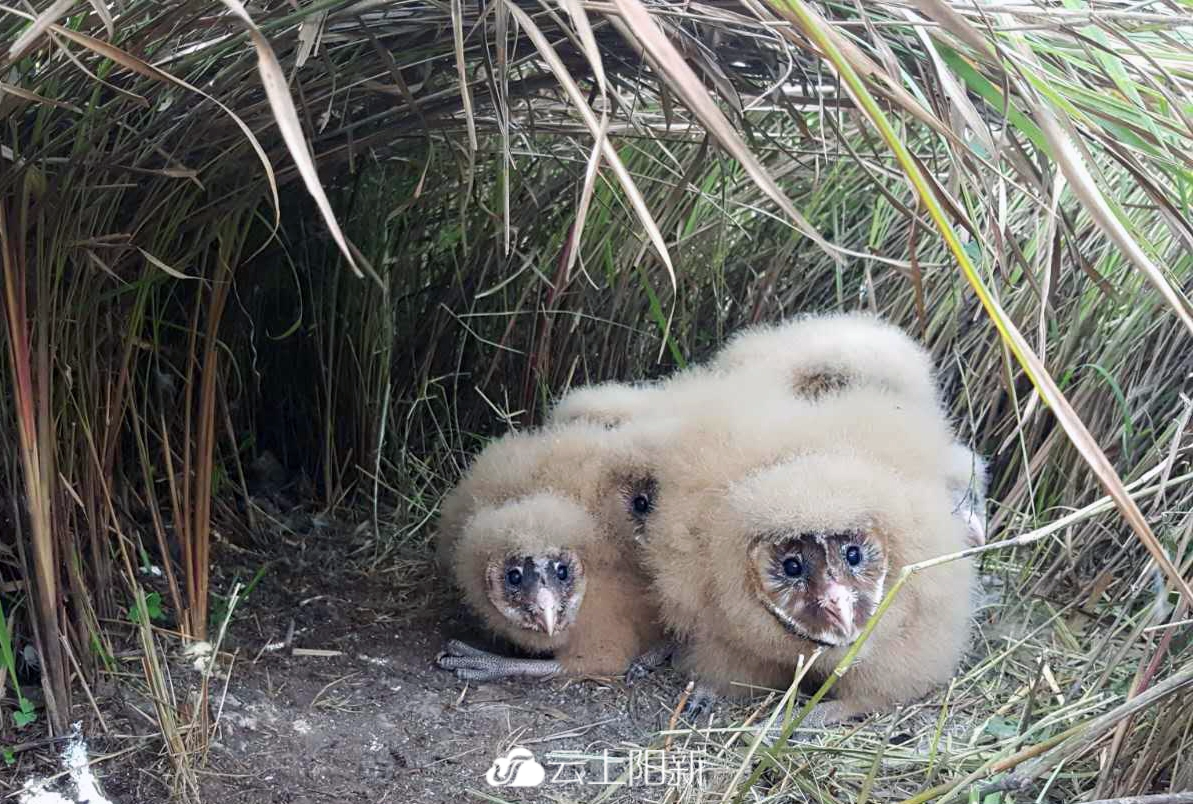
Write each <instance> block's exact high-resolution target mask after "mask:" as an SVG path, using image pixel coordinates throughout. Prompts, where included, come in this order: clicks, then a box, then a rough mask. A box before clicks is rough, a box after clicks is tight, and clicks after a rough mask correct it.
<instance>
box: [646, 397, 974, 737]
mask: <svg viewBox="0 0 1193 804" xmlns="http://www.w3.org/2000/svg"><path fill="white" fill-rule="evenodd" d="M791 405H794V406H796V407H800V406H801V403H799V402H798V401H794V400H793V401H792V402H791ZM688 427H689V430H688V432H687V436H688V437H685V434H684V429H683V428H684V425H682V424H671V425H668V426H666V427H664V426H662V425H660V426H659V427H658V429H657V432H656V433H655V434H653V435H651V434H650V433H645V432H644V433H642V434H640V435H639V437H638V440H639V442H640V443H641V444H642V445H643V446H644V447H645V448H647V449H650V450H652V451H653V452H654V454H655V455H656V462H655V464H654V467H653V469H652V473H653V476H654V477H655V478H656V480H657V483H658V488H659V490H660V491H659V493H658V495H657V499H656V503H655V505H656V507H655V510H654V511H653V512H652V514H651V517H650V519H649V520H648V521H647V522H646V524H645V527H644V538H643V558H644V561H645V563H646V565H647V567H648V570H649V572H650V575H651V578H652V590H653V591H654V593H655V595H656V598H657V600H658V602H659V606H660V610H661V613H662V617H663V620H664V621H665V622H666V624H667V625H668V627H669V628H670V629H671V630H672V632H673V633H674V634H675V635H677V636H678V637H679V638H680V639H681V640H682V641H683V642H684V643H685V645H686V648H685V650H684V652H683V655H684V657H685V663H686V665H687V666H688V667H689V669H690V670H691V671H692V672H693V673H694V675H695V676H696V678H697V680H698V681H699V683H700V689H699V694H698V695H696V696H694V699H693V701H694V704H695V705H696V706H697V707H698V706H700V705H701V704H703V703H706V702H708V701H709V700H710V699H711V698H712V697H714V696H715V695H717V694H724V693H728V692H730V691H732V687H731V685H732V684H734V683H735V682H737V683H741V684H746V685H757V686H765V687H770V688H774V687H786V686H787V685H788V684H789V683H790V681H791V678H792V674H793V672H794V670H795V667H796V665H797V662H798V659H799V657H800V656H801V655H803V656H806V657H810V655H811V653H812V651H813V650H814V649H815V648H816V647H818V646H820V647H823V648H825V649H826V650H827V655H826V656H823V657H821V658H820V659H819V660H818V661H817V664H816V665H814V668H816V669H817V671H818V672H827V671H828V670H831V669H832V667H833V666H834V665H835V664H836V662H837V661H838V660H839V659H840V657H841V656H842V655H844V651H845V650H847V649H848V645H849V644H850V643H851V642H852V641H853V640H854V639H855V638H856V637H857V634H858V632H859V631H860V628H861V626H862V625H863V624H864V623H865V621H866V620H867V619H868V617H869V616H870V614H871V613H872V612H873V606H874V605H876V604H877V601H878V600H880V599H881V597H882V591H883V584H884V583H885V580H886V578H887V577H888V576H889V575H890V574H892V573H896V572H898V571H899V570H900V569H901V568H902V567H903V566H905V565H906V564H907V563H911V562H914V561H919V560H922V559H924V558H928V557H933V556H938V555H944V554H947V553H953V552H957V551H959V550H961V549H963V548H964V547H965V546H966V539H967V535H966V527H967V525H966V522H965V520H964V519H962V518H961V517H959V516H957V515H955V514H954V511H953V509H954V504H953V498H952V493H951V491H950V488H949V480H948V473H949V471H950V466H949V463H948V462H949V459H950V456H951V455H952V454H953V442H952V438H951V433H950V431H949V429H948V427H947V425H946V424H945V423H944V422H943V420H942V419H941V418H940V417H939V416H938V415H935V413H934V412H933V411H926V410H924V409H923V408H922V407H920V406H910V405H906V404H903V403H902V401H901V400H899V399H898V398H897V397H895V396H894V395H893V394H891V393H890V392H886V391H881V390H874V389H865V388H863V389H858V390H854V391H848V392H844V393H842V394H841V395H840V396H839V397H837V398H836V399H835V400H834V401H833V404H831V405H827V404H824V403H823V402H821V403H802V408H801V409H799V410H793V409H787V410H784V409H783V406H782V405H777V404H776V405H765V406H761V407H760V408H759V409H757V410H755V411H752V415H751V416H749V417H734V416H731V415H726V416H723V417H722V418H721V419H720V421H717V419H716V418H715V417H714V416H713V415H711V414H710V415H709V416H708V417H707V418H706V419H705V421H704V422H702V423H692V424H689V425H688ZM693 427H695V428H696V429H695V430H693V429H691V428H693ZM863 565H864V567H863ZM970 584H971V570H970V568H969V565H968V563H967V562H954V563H952V564H948V565H945V566H944V567H941V568H936V569H933V570H931V571H929V572H928V573H926V574H924V575H922V576H917V577H915V578H913V579H912V580H911V581H909V582H908V584H907V585H906V586H905V587H904V590H903V591H902V592H901V593H900V595H899V597H898V598H897V599H896V600H895V602H894V603H893V605H892V608H891V610H890V611H889V612H888V614H887V616H886V618H884V620H883V621H882V622H881V623H880V624H879V626H878V629H877V630H876V632H875V634H874V636H873V637H872V638H871V640H870V642H869V643H867V646H866V647H865V649H864V651H863V653H862V657H861V660H860V662H861V663H864V665H865V667H864V668H863V664H859V665H857V666H856V667H855V668H854V669H851V671H850V673H849V674H848V676H847V678H851V679H853V680H851V681H849V682H848V683H842V684H840V685H839V688H838V700H837V701H834V702H831V703H829V704H825V705H824V706H822V707H821V708H818V710H817V713H816V718H817V719H818V720H820V721H821V722H832V721H834V720H839V719H842V718H847V717H850V716H852V715H855V714H859V713H862V712H866V711H873V710H874V709H878V708H882V707H884V706H887V705H889V704H891V703H895V702H898V701H903V700H910V699H911V698H914V697H916V696H918V695H919V694H921V693H922V692H924V691H926V690H927V689H928V688H930V687H931V686H933V685H934V684H936V683H937V682H939V681H941V680H943V679H945V678H947V677H948V676H949V675H950V674H951V673H952V671H953V669H954V667H955V665H956V662H957V660H958V659H959V657H960V654H961V651H962V648H963V645H964V642H965V635H966V626H967V624H968V622H969V618H970V612H971V604H970V594H971V589H970ZM942 608H943V609H947V611H940V609H942ZM936 629H939V631H940V633H939V634H937V633H936V632H935V631H936ZM911 635H915V638H910V636H911ZM921 638H922V640H923V643H924V644H922V645H921V644H918V640H919V639H921ZM859 668H861V669H860V670H859ZM865 668H871V669H873V670H872V671H871V670H868V669H865ZM815 675H816V673H813V677H815ZM884 684H885V686H883V685H884ZM738 691H740V688H739V690H738Z"/></svg>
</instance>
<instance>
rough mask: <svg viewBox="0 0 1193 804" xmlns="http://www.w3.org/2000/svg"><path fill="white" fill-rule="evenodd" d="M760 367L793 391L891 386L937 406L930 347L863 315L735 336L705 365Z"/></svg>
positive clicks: (804, 320)
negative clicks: (927, 347) (929, 352)
mask: <svg viewBox="0 0 1193 804" xmlns="http://www.w3.org/2000/svg"><path fill="white" fill-rule="evenodd" d="M751 368H758V369H763V370H765V371H766V372H767V373H769V374H772V375H774V376H777V377H780V378H782V381H783V382H784V384H785V385H786V386H787V387H788V388H790V389H791V390H793V391H794V392H795V393H796V394H797V395H798V396H808V397H813V398H815V397H818V396H821V395H824V394H829V393H833V392H836V391H840V390H841V389H843V388H856V387H860V386H866V387H874V388H881V389H885V390H888V391H890V392H892V393H894V394H896V395H898V396H901V397H904V398H906V399H907V400H909V401H911V402H912V403H913V404H920V405H924V406H925V407H930V408H936V407H938V406H939V404H940V402H939V391H938V390H937V385H936V375H935V372H934V371H933V368H932V359H931V356H930V355H929V354H928V352H927V351H926V350H925V349H924V348H923V347H922V346H920V345H919V344H918V343H916V342H915V341H914V340H913V339H912V338H910V337H909V336H908V335H907V334H906V333H905V332H903V330H901V329H899V327H897V326H895V325H894V324H891V323H889V322H887V321H884V320H882V319H881V318H878V317H877V316H873V315H870V314H868V313H858V312H855V313H830V314H819V315H807V316H800V317H797V318H793V319H790V320H788V321H784V322H782V323H778V324H764V325H760V326H755V327H750V328H748V329H744V330H742V331H740V332H738V333H737V334H735V335H734V336H733V337H732V338H730V340H729V341H728V343H726V344H725V346H724V347H722V348H721V350H720V352H718V353H717V355H716V356H715V357H714V358H713V360H712V361H711V362H710V364H709V370H710V371H712V372H715V373H720V374H727V373H732V372H736V371H739V370H742V369H751Z"/></svg>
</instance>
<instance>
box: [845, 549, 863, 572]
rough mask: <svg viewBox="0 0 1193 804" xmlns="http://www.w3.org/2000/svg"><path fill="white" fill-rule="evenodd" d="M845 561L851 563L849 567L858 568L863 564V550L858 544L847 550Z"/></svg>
mask: <svg viewBox="0 0 1193 804" xmlns="http://www.w3.org/2000/svg"><path fill="white" fill-rule="evenodd" d="M845 560H846V561H847V562H849V566H851V567H856V566H857V565H858V564H860V563H862V548H860V547H858V546H857V545H856V544H851V545H849V546H848V547H846V548H845Z"/></svg>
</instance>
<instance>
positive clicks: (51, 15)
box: [8, 0, 75, 61]
mask: <svg viewBox="0 0 1193 804" xmlns="http://www.w3.org/2000/svg"><path fill="white" fill-rule="evenodd" d="M74 4H75V0H55V2H54V4H53V5H51V6H50V7H49V8H47V9H46V10H45V11H43V12H41V13H40V14H38V15H37V18H36V19H35V20H33V24H32V25H30V26H29V27H28V28H26V29H25V30H24V32H23V33H22V34H21V35H20V36H18V37H17V40H16V41H15V42H13V43H12V45H10V46H9V48H8V60H9V61H20V60H21V59H22V58H24V57H25V53H26V52H28V51H29V49H30V48H32V47H33V45H34V44H36V42H37V40H38V39H40V38H41V35H42V34H43V33H45V32H46V31H47V30H49V28H50V26H51V25H53V24H54V23H55V22H57V21H58V20H59V19H61V18H62V17H64V16H66V12H68V11H70V9H71V7H72V6H74Z"/></svg>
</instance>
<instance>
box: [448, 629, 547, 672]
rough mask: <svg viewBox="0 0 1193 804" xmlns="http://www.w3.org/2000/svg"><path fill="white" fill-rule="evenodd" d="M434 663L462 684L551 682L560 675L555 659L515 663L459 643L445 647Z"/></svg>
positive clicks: (454, 641) (453, 641)
mask: <svg viewBox="0 0 1193 804" xmlns="http://www.w3.org/2000/svg"><path fill="white" fill-rule="evenodd" d="M435 663H436V664H437V665H439V666H440V667H442V668H443V669H444V670H454V671H455V673H456V678H458V679H460V680H461V681H493V680H496V679H500V678H550V677H551V676H554V675H557V674H558V673H560V672H562V670H563V668H562V667H560V665H559V662H557V661H555V660H554V659H515V658H513V657H510V656H502V655H500V654H497V653H489V652H487V651H483V650H481V649H480V648H474V647H472V646H471V645H466V644H464V643H463V642H460V641H458V640H455V639H453V640H451V641H450V642H448V643H447V650H446V651H445V652H444V653H442V654H440V655H439V658H438V659H436V660H435Z"/></svg>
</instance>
